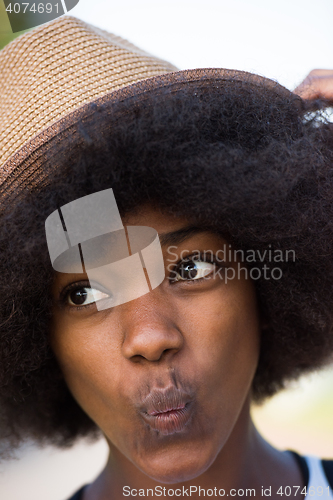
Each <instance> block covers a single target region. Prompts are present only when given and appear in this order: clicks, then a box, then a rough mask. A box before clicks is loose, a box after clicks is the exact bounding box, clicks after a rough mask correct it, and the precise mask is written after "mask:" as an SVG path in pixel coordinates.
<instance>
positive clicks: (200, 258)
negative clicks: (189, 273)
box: [169, 252, 223, 286]
mask: <svg viewBox="0 0 333 500" xmlns="http://www.w3.org/2000/svg"><path fill="white" fill-rule="evenodd" d="M191 257H192V258H191ZM188 262H208V263H209V264H215V266H216V268H217V269H221V268H222V267H223V266H222V265H221V263H220V262H218V261H217V259H216V257H215V255H212V256H210V257H207V255H206V254H205V253H200V254H198V253H197V252H196V253H194V254H190V255H187V256H186V257H184V258H183V259H181V260H180V261H178V262H177V263H175V265H174V266H173V268H172V270H171V273H170V274H172V273H176V271H177V269H179V268H180V266H181V265H182V264H183V263H188ZM212 272H213V271H212ZM178 274H179V273H178ZM209 274H211V273H209ZM209 274H207V275H206V276H203V277H201V278H197V279H189V280H186V279H184V280H175V279H172V278H170V277H169V281H170V282H171V284H175V283H183V284H185V283H186V286H188V285H191V286H192V285H196V284H198V283H201V282H202V281H203V280H206V279H207V277H208V276H209Z"/></svg>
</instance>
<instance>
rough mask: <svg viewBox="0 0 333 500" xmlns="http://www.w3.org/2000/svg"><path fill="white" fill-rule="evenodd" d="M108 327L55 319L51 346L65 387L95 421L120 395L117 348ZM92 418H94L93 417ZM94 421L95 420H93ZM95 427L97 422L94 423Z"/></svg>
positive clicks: (114, 338) (92, 322)
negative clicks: (105, 399) (106, 404)
mask: <svg viewBox="0 0 333 500" xmlns="http://www.w3.org/2000/svg"><path fill="white" fill-rule="evenodd" d="M107 325H108V323H107V322H106V321H104V322H102V321H99V322H98V324H96V320H94V321H91V320H89V319H88V320H86V321H79V322H77V321H71V320H70V319H68V318H66V321H65V320H64V319H63V318H61V317H57V316H56V315H55V319H54V324H53V331H52V336H51V345H52V348H53V351H54V353H55V356H56V358H57V360H58V363H59V365H60V368H61V371H62V373H63V376H64V379H65V381H66V384H67V385H68V387H69V389H70V391H71V393H72V394H73V396H74V398H75V399H76V401H77V402H78V403H79V405H80V406H81V407H82V408H83V410H84V411H85V412H86V413H87V414H88V415H89V416H90V417H91V418H92V419H93V420H95V421H96V418H95V417H96V415H99V414H101V413H103V407H104V406H105V401H104V396H103V395H104V394H108V398H107V403H108V406H110V405H111V406H112V405H113V404H114V405H116V404H117V403H118V399H119V396H120V392H121V377H120V372H121V370H120V367H118V364H119V355H118V356H117V354H116V353H117V352H118V351H119V346H118V345H117V344H116V336H115V335H110V331H109V328H107ZM95 414H96V415H95ZM97 420H98V419H97ZM97 423H98V422H97Z"/></svg>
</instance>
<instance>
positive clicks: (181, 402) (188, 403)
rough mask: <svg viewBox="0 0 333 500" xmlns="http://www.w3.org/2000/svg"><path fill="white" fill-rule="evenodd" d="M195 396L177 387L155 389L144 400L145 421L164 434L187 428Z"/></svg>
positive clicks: (142, 411) (141, 409)
mask: <svg viewBox="0 0 333 500" xmlns="http://www.w3.org/2000/svg"><path fill="white" fill-rule="evenodd" d="M193 406H194V401H193V398H192V397H191V396H190V395H189V394H187V393H186V392H184V391H182V390H181V389H176V388H175V387H169V388H167V389H155V390H153V391H151V392H150V393H149V394H148V396H147V397H146V398H145V399H144V400H143V404H142V406H141V408H140V413H141V415H142V417H143V419H144V421H145V422H146V423H147V424H148V425H149V426H150V427H151V428H152V429H154V430H156V431H159V432H160V433H161V434H163V435H171V434H174V433H177V432H182V431H184V430H185V428H186V426H187V425H188V424H189V422H190V420H191V417H192V414H193Z"/></svg>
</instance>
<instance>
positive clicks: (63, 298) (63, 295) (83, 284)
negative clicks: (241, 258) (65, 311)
mask: <svg viewBox="0 0 333 500" xmlns="http://www.w3.org/2000/svg"><path fill="white" fill-rule="evenodd" d="M82 288H91V285H90V283H89V281H77V282H75V283H71V284H70V285H68V286H66V287H65V288H64V289H63V290H61V291H60V296H59V302H60V304H61V306H62V307H67V308H69V309H72V310H73V309H74V310H75V311H80V310H81V309H87V308H89V307H90V306H93V305H94V304H95V303H94V302H92V303H91V304H87V305H82V306H73V305H71V304H69V303H68V296H69V294H70V293H71V292H73V291H74V290H81V289H82Z"/></svg>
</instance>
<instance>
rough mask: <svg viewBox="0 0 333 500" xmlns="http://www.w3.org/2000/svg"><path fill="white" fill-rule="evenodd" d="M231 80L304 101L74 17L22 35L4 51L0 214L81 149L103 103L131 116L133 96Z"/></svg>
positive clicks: (141, 98) (142, 100) (266, 82)
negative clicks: (172, 59) (185, 62)
mask: <svg viewBox="0 0 333 500" xmlns="http://www.w3.org/2000/svg"><path fill="white" fill-rule="evenodd" d="M230 82H232V83H233V84H235V85H236V84H240V85H246V86H258V85H259V86H262V85H263V86H264V87H265V88H266V89H270V91H273V92H277V93H279V94H281V93H282V94H284V95H286V96H287V95H288V96H290V98H291V100H292V101H294V102H295V101H297V100H298V101H301V99H300V98H299V97H298V96H296V95H295V94H292V92H290V91H289V90H288V89H285V88H284V87H282V86H281V85H279V84H278V83H277V82H275V81H273V80H270V79H268V78H265V77H262V76H258V75H255V74H252V73H247V72H245V71H238V70H231V69H223V68H199V69H191V70H182V71H179V70H177V68H175V67H174V66H173V65H172V64H170V63H168V62H166V61H163V60H161V59H158V58H157V57H154V56H152V55H150V54H148V53H147V52H145V51H143V50H141V49H139V48H138V47H136V46H135V45H133V44H131V43H130V42H128V41H127V40H124V39H122V38H120V37H118V36H115V35H112V34H111V33H108V32H106V31H103V30H101V29H99V28H96V27H94V26H91V25H89V24H87V23H85V22H83V21H81V20H79V19H76V18H74V17H71V16H63V17H61V18H59V19H57V20H55V21H52V22H50V23H48V24H45V25H43V26H41V27H39V28H36V29H34V30H33V31H31V32H29V33H26V34H24V35H22V36H20V37H18V38H17V39H15V40H14V41H13V42H11V43H10V44H9V45H7V46H6V47H5V48H4V49H2V51H0V212H2V211H5V210H7V209H8V210H10V209H11V206H12V205H11V203H12V201H14V200H16V199H18V197H19V196H20V195H21V194H23V195H25V193H26V192H28V191H32V190H33V191H35V190H36V189H39V188H41V187H42V186H43V185H46V184H48V183H49V180H50V176H52V173H53V172H57V171H58V169H61V165H62V164H63V163H62V162H63V160H64V158H61V155H62V154H65V153H62V152H61V151H62V147H61V146H62V145H63V144H65V143H66V144H70V148H71V149H72V150H73V152H74V151H75V150H77V149H75V148H80V147H81V142H80V141H81V140H82V136H81V132H80V131H81V128H80V127H81V124H82V123H84V127H87V126H88V124H89V122H90V120H92V122H94V114H95V112H96V110H97V109H103V110H104V111H103V113H104V116H105V115H110V116H112V117H114V119H118V118H119V119H125V117H124V116H123V115H122V113H123V111H122V110H120V115H119V116H118V115H117V113H118V111H117V106H118V104H122V103H125V102H131V99H132V98H135V102H136V105H140V106H144V107H145V106H146V102H147V99H148V100H149V96H151V97H153V96H154V95H155V97H156V96H161V99H163V98H164V97H163V95H164V94H163V91H164V90H168V91H169V92H172V93H173V94H175V93H177V92H179V91H181V89H182V88H183V86H184V85H185V86H186V87H187V88H191V89H192V91H193V93H194V95H197V94H196V92H197V91H199V90H200V91H201V90H203V89H204V88H205V89H206V90H207V91H212V90H213V89H219V90H218V91H219V92H223V88H224V85H225V84H226V83H230ZM160 91H161V94H159V92H160ZM92 104H93V106H92ZM117 116H118V118H117ZM109 126H112V120H111V121H110V123H109ZM104 132H106V131H105V130H98V131H97V132H96V133H97V134H99V133H100V134H103V133H104ZM96 140H97V141H98V138H97V139H96Z"/></svg>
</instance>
